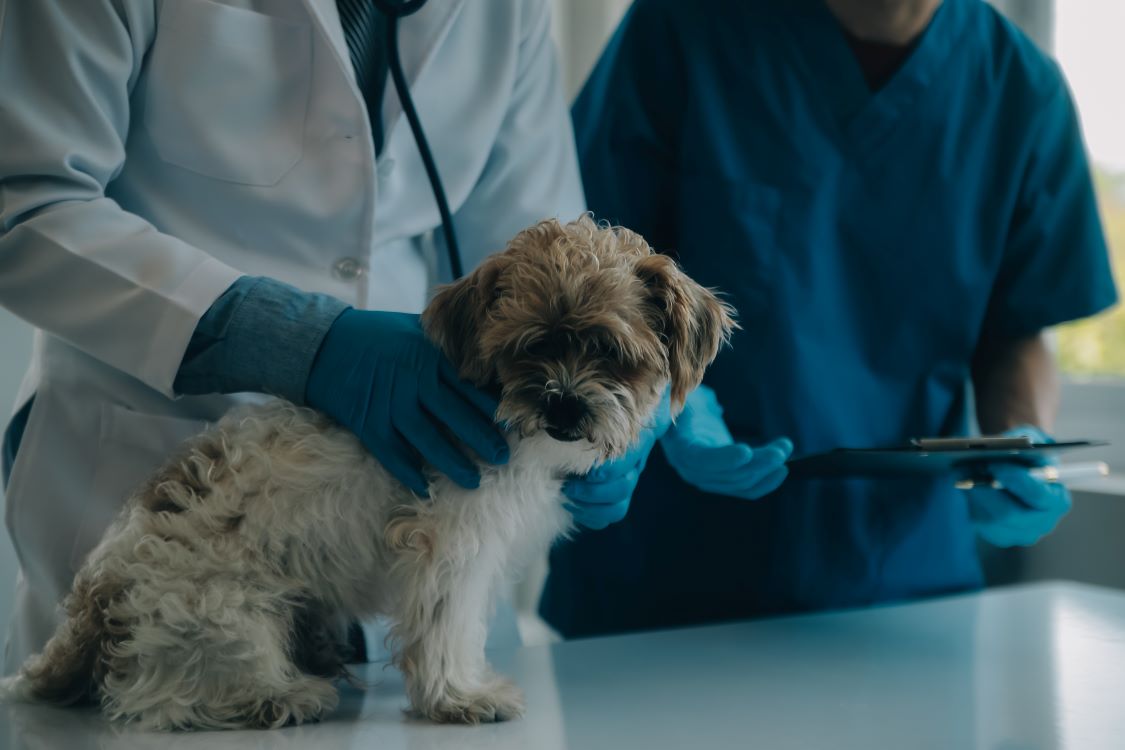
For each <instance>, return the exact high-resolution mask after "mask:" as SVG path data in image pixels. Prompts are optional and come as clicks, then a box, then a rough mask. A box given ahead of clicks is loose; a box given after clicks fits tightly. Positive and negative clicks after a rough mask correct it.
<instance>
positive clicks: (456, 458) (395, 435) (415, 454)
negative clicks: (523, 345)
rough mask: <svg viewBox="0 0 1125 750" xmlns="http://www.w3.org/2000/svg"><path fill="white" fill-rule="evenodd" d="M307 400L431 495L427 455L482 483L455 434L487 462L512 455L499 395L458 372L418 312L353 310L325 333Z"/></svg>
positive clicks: (467, 482) (467, 483) (457, 477)
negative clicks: (500, 421) (500, 420)
mask: <svg viewBox="0 0 1125 750" xmlns="http://www.w3.org/2000/svg"><path fill="white" fill-rule="evenodd" d="M305 399H306V402H307V403H308V404H309V406H312V407H313V408H316V409H319V410H321V411H323V412H325V413H326V414H328V415H329V416H330V417H332V418H333V419H335V420H336V421H337V422H339V423H340V424H342V425H343V426H344V427H346V428H347V429H349V430H351V431H352V432H354V433H355V434H356V436H358V437H359V439H360V442H362V443H363V445H364V446H365V447H366V448H367V449H368V450H369V451H371V453H372V454H373V455H374V456H375V457H376V458H377V459H379V462H380V463H381V464H382V465H383V466H384V467H385V468H386V469H387V470H388V471H389V472H391V474H393V475H394V476H395V477H396V478H397V479H398V480H399V481H401V482H402V483H403V484H405V485H406V486H407V487H409V488H410V489H411V490H413V491H414V492H416V493H417V494H419V495H425V494H426V479H425V477H424V475H423V474H422V466H421V462H422V460H424V461H425V462H426V463H428V464H430V465H431V466H433V467H434V468H435V469H437V470H438V471H440V472H442V473H443V474H445V475H446V476H448V477H449V478H450V479H452V480H453V481H454V482H456V483H457V484H459V485H461V486H462V487H466V488H475V487H477V486H478V485H479V484H480V473H479V472H478V471H477V468H476V466H475V464H474V463H473V461H472V460H471V459H470V458H469V457H468V456H466V455H465V453H464V452H463V450H462V449H461V448H460V447H459V446H458V445H457V443H456V442H455V441H460V442H461V443H463V444H464V445H466V446H468V447H469V448H470V449H472V450H473V451H474V452H476V454H477V455H478V456H480V457H481V458H482V459H484V460H485V461H490V462H492V463H504V462H506V461H507V460H508V444H507V441H506V440H505V439H504V436H503V434H502V433H501V432H500V428H499V427H497V426H496V425H495V424H494V422H493V414H494V413H495V411H496V408H497V403H496V401H495V399H493V398H492V397H491V396H489V395H487V394H485V393H483V392H482V391H480V390H479V389H477V388H476V387H474V386H473V385H471V384H469V383H466V382H465V381H463V380H461V379H460V378H459V377H458V375H457V373H456V372H455V371H454V369H453V366H452V365H451V364H450V363H449V362H448V360H446V358H445V357H444V356H442V354H441V352H440V351H438V349H437V348H436V347H435V346H434V345H433V344H432V343H431V342H430V341H429V339H427V338H426V336H425V334H424V333H423V332H422V327H421V325H420V323H419V316H417V315H409V314H405V313H391V312H377V311H363V310H354V309H348V310H345V311H344V312H343V313H342V314H341V315H340V316H339V317H338V318H337V319H336V321H335V322H334V323H333V324H332V327H331V328H330V329H329V330H328V333H327V334H326V335H325V337H324V341H323V343H322V344H321V346H320V351H319V352H318V353H317V355H316V359H315V360H314V362H313V365H312V370H311V372H310V373H309V379H308V384H307V386H306V390H305Z"/></svg>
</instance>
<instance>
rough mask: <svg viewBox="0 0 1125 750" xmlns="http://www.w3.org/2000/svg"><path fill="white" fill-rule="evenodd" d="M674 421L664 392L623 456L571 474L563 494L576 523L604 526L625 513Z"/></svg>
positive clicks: (588, 525)
mask: <svg viewBox="0 0 1125 750" xmlns="http://www.w3.org/2000/svg"><path fill="white" fill-rule="evenodd" d="M671 421H672V416H671V413H670V400H669V396H668V393H667V392H665V394H664V397H663V398H662V399H661V400H660V405H659V406H658V407H657V408H656V412H655V413H654V414H653V418H652V423H651V424H650V425H649V426H648V427H647V428H645V429H644V430H642V431H641V436H640V439H639V440H638V441H637V443H636V444H635V445H634V446H633V447H632V448H630V449H629V451H628V452H627V453H626V454H625V455H624V456H621V457H620V458H617V459H615V460H613V461H607V462H606V463H604V464H600V465H598V466H595V467H594V468H593V469H591V470H590V472H589V473H588V474H586V475H585V476H580V477H572V478H571V479H569V480H568V481H567V483H566V484H565V485H563V494H564V495H566V497H567V499H568V500H570V502H569V503H567V506H566V508H567V510H569V511H570V513H571V515H572V516H574V522H575V523H577V524H578V525H579V526H585V527H586V528H588V529H604V528H605V527H606V526H609V525H610V524H611V523H617V522H618V521H620V520H621V519H622V518H624V517H625V514H626V513H627V512H628V510H629V503H630V502H631V501H632V499H633V490H634V489H636V487H637V481H638V480H639V479H640V477H641V471H643V470H644V468H645V463H646V462H647V461H648V454H649V453H650V452H651V451H652V446H653V445H655V444H656V441H657V440H659V439H660V437H661V436H662V435H663V434H664V433H665V432H666V431H667V430H668V425H669V424H671Z"/></svg>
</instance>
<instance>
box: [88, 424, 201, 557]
mask: <svg viewBox="0 0 1125 750" xmlns="http://www.w3.org/2000/svg"><path fill="white" fill-rule="evenodd" d="M207 424H208V423H207V422H205V421H203V420H199V419H185V418H181V417H171V416H166V415H162V414H142V413H140V412H136V411H132V410H130V409H126V408H124V407H121V406H116V405H113V404H103V405H102V408H101V415H100V427H99V430H98V448H97V450H96V451H95V455H94V461H95V464H94V471H93V481H92V486H91V488H90V494H89V496H88V497H87V498H86V500H85V502H84V503H83V505H82V508H83V511H82V512H83V516H82V521H81V523H80V524H79V527H78V534H77V536H76V537H75V540H74V548H73V550H72V551H71V556H70V566H71V570H73V571H75V572H77V570H78V569H79V568H80V567H81V566H82V562H83V561H84V560H85V559H86V555H88V554H89V553H90V550H92V549H93V548H94V547H95V546H97V544H98V542H100V541H101V538H102V535H103V534H105V530H106V529H107V528H108V527H109V525H110V523H112V522H113V519H114V518H116V517H117V514H118V513H119V512H120V510H121V507H122V506H123V505H124V504H125V501H126V499H128V497H129V496H130V495H131V494H132V493H133V492H134V491H136V490H137V489H139V488H140V487H141V485H142V484H143V483H144V482H145V480H147V479H148V478H149V477H150V476H151V475H152V474H153V472H155V471H156V470H157V469H158V468H159V467H160V466H161V465H162V464H163V463H164V462H165V461H166V460H167V459H168V457H169V456H170V455H171V454H172V453H173V452H174V451H175V450H176V448H177V447H178V446H179V445H180V443H182V442H183V441H185V440H187V439H188V438H190V437H192V436H194V435H197V434H199V433H200V432H203V431H204V430H205V429H207Z"/></svg>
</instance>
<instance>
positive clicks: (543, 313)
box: [422, 216, 734, 458]
mask: <svg viewBox="0 0 1125 750" xmlns="http://www.w3.org/2000/svg"><path fill="white" fill-rule="evenodd" d="M733 312H734V311H733V310H732V309H731V307H730V306H729V305H727V304H725V303H724V302H722V301H720V300H719V298H718V297H716V296H715V294H714V293H713V292H712V291H711V290H709V289H706V288H704V287H702V286H700V285H699V284H697V283H696V282H694V281H692V280H691V279H690V278H688V277H687V275H685V274H684V273H683V272H682V271H681V270H680V269H679V268H678V267H677V266H676V264H675V263H674V262H673V261H672V259H671V258H669V257H667V256H665V255H659V254H656V253H654V252H653V251H652V249H651V248H650V247H649V246H648V244H647V243H646V242H645V241H644V240H643V239H642V238H641V236H640V235H638V234H636V233H634V232H631V231H629V230H628V229H623V228H620V227H612V228H610V227H599V226H598V225H597V224H595V223H594V221H593V220H592V219H590V218H589V217H588V216H583V217H582V218H580V219H578V220H577V221H574V222H571V223H569V224H566V225H565V226H564V225H561V224H560V223H559V222H557V221H554V220H549V221H543V222H540V223H539V224H537V225H536V226H534V227H531V228H529V229H526V230H524V231H523V232H520V234H519V235H517V236H516V238H515V239H513V240H512V242H511V243H510V244H509V245H508V248H507V249H506V250H504V251H503V252H501V253H497V254H495V255H493V256H491V257H490V258H489V259H488V260H486V261H485V262H484V263H483V264H481V266H480V267H479V268H477V269H476V271H474V272H473V273H472V274H470V275H469V276H467V277H465V278H464V279H461V280H460V281H457V282H455V283H453V284H449V285H447V286H445V287H442V288H441V289H439V290H438V292H437V295H436V296H435V297H434V299H433V301H432V302H431V303H430V305H429V307H427V309H426V311H425V313H424V314H423V318H422V319H423V324H424V325H425V327H426V331H427V333H428V335H429V336H430V337H431V338H432V339H433V340H434V341H435V342H436V343H437V344H438V346H439V347H441V349H442V351H443V352H444V353H445V355H446V356H447V357H449V359H450V360H451V361H452V362H453V364H454V365H455V366H456V367H457V368H458V370H459V372H460V373H461V376H462V377H464V378H466V379H467V380H470V381H472V382H473V383H475V384H477V385H480V386H487V385H490V384H492V385H495V384H498V385H499V387H500V390H501V401H500V409H499V411H498V413H497V416H498V418H499V419H501V420H503V421H506V422H507V423H508V424H509V425H510V426H511V427H512V428H513V429H516V430H518V431H519V432H520V434H522V435H524V436H529V435H531V434H534V433H536V432H539V431H541V430H543V431H546V432H547V433H548V434H549V435H550V436H551V437H553V438H554V439H556V440H561V441H574V440H581V439H584V440H587V441H589V442H590V443H591V444H593V445H594V446H596V448H597V449H598V450H599V451H600V452H601V453H602V455H603V456H605V457H607V458H608V457H612V456H616V455H620V454H621V453H623V452H624V451H625V450H626V449H627V448H628V446H629V445H630V444H631V443H632V442H634V441H635V440H636V438H637V436H638V435H639V434H640V430H641V429H642V428H643V427H644V425H645V421H646V420H647V419H648V418H649V416H650V415H651V413H652V411H653V410H654V409H655V408H656V405H657V403H658V402H659V399H660V396H661V394H662V393H663V391H664V388H665V387H666V386H667V385H668V384H669V383H671V395H672V411H673V414H675V413H677V412H678V411H679V409H680V408H681V407H682V405H683V400H684V398H685V397H686V395H687V394H688V393H689V392H690V391H691V390H693V389H694V388H695V387H696V386H698V385H699V383H700V380H701V379H702V378H703V371H704V369H705V368H706V367H707V365H709V364H710V363H711V361H712V360H713V359H714V358H715V355H716V354H717V353H718V350H719V347H720V345H721V344H722V343H723V342H724V341H725V340H726V339H727V338H728V337H729V335H730V332H731V329H732V328H733V327H734V321H733V317H732V316H733Z"/></svg>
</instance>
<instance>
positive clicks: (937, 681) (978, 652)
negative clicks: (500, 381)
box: [0, 583, 1125, 750]
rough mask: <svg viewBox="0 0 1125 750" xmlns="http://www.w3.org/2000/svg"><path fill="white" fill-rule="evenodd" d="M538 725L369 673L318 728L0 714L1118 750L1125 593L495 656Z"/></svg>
mask: <svg viewBox="0 0 1125 750" xmlns="http://www.w3.org/2000/svg"><path fill="white" fill-rule="evenodd" d="M494 662H495V664H496V665H497V667H498V668H500V669H501V670H502V671H504V672H506V673H508V674H509V675H511V676H513V677H515V678H516V680H517V681H518V682H519V683H520V684H521V685H522V686H523V687H524V689H525V690H526V692H527V700H528V706H529V709H528V713H527V715H526V716H525V717H524V718H522V719H520V720H518V721H514V722H510V723H507V724H498V725H486V726H481V727H450V726H436V725H431V724H427V723H424V722H417V721H412V720H410V719H408V718H406V717H405V716H404V715H403V713H402V711H401V709H402V708H403V707H404V706H405V699H404V696H403V693H402V686H401V682H400V681H399V678H398V676H397V674H396V673H395V672H393V671H392V670H390V669H384V668H381V667H379V666H375V665H371V666H369V667H368V669H367V671H366V672H365V673H364V674H363V675H362V676H363V677H365V678H366V679H367V680H369V681H371V682H372V683H373V687H372V688H371V689H369V690H368V691H366V692H359V691H355V690H351V689H348V690H345V691H344V693H343V700H342V701H341V707H340V709H339V710H338V711H337V712H336V714H334V715H333V716H331V717H329V718H328V719H327V720H326V721H324V722H322V723H320V724H316V725H310V726H304V727H293V728H288V729H282V730H275V731H257V732H207V733H195V734H183V733H181V734H145V733H139V732H134V731H131V730H127V729H126V730H114V729H112V728H110V727H108V726H107V725H106V723H105V722H104V721H103V720H102V719H101V717H100V716H99V715H98V714H97V713H96V712H95V711H93V710H90V709H57V708H50V707H44V706H27V705H3V706H0V746H3V747H7V748H13V749H16V748H18V749H20V750H24V749H25V748H28V749H29V748H51V749H52V750H54V749H55V748H67V749H70V748H73V749H74V750H80V749H84V748H154V749H158V750H181V749H182V748H193V749H194V748H209V749H210V748H232V749H234V748H237V749H239V750H241V749H243V748H254V749H255V750H257V749H259V748H261V749H263V750H264V749H266V748H302V749H303V748H317V749H321V748H324V749H326V750H333V749H334V748H356V749H357V750H358V749H359V748H363V749H364V750H395V749H397V748H409V749H410V750H423V749H429V748H435V749H440V748H458V749H461V748H520V750H526V749H528V748H534V749H536V750H538V749H543V750H553V749H555V748H582V749H583V750H586V749H589V748H614V749H615V750H618V749H623V748H644V749H645V750H660V749H661V748H676V749H677V750H681V749H683V748H687V749H688V750H702V749H703V748H735V747H737V748H755V749H759V748H760V749H761V750H767V749H770V750H772V749H774V748H801V750H820V749H822V748H840V749H851V748H855V749H856V750H880V749H882V748H894V749H895V750H906V749H910V750H923V749H926V748H935V749H937V748H940V749H941V750H971V749H973V748H989V749H994V750H1032V749H1036V750H1037V749H1039V748H1074V749H1078V748H1081V750H1103V749H1106V750H1108V749H1109V748H1113V749H1114V750H1122V749H1125V593H1120V592H1115V591H1110V590H1107V589H1099V588H1094V587H1089V586H1081V585H1077V584H1068V583H1052V584H1039V585H1030V586H1022V587H1017V588H1010V589H999V590H992V591H988V592H985V593H982V594H976V595H968V596H958V597H951V598H946V599H938V600H932V601H928V602H923V603H918V604H909V605H902V606H888V607H881V608H877V609H872V610H866V611H855V612H839V613H829V614H818V615H809V616H803V617H789V618H784V619H776V620H767V621H758V622H748V623H735V624H726V625H717V626H709V627H702V628H692V629H685V630H675V631H664V632H653V633H645V634H640V635H631V636H620V637H614V638H598V639H591V640H585V641H572V642H568V643H562V644H557V645H554V646H550V647H546V646H544V647H535V648H524V649H519V650H515V651H510V652H504V653H500V654H496V655H494Z"/></svg>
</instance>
